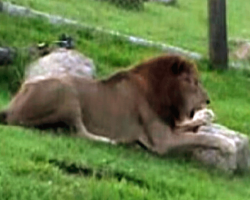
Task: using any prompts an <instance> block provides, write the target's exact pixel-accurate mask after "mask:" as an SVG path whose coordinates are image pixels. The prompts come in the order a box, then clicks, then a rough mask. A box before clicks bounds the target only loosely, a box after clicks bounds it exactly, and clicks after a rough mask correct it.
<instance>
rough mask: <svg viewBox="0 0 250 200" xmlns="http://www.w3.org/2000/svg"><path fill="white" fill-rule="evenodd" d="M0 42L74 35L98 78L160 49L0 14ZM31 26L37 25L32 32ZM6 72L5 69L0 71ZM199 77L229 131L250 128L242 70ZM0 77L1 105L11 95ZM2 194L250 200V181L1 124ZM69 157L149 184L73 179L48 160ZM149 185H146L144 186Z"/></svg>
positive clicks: (246, 80) (17, 196)
mask: <svg viewBox="0 0 250 200" xmlns="http://www.w3.org/2000/svg"><path fill="white" fill-rule="evenodd" d="M0 21H1V22H4V23H2V24H1V29H0V44H1V45H3V44H6V45H7V44H9V45H15V46H19V45H21V46H25V45H27V44H30V43H32V42H36V41H39V40H53V39H55V38H56V37H57V35H59V34H60V33H62V32H68V33H70V34H72V35H73V36H74V37H75V38H76V39H77V44H78V48H79V49H80V50H81V51H82V52H84V53H85V54H87V55H89V56H90V57H92V58H94V59H95V61H96V64H97V66H98V70H99V76H104V75H107V74H110V73H111V71H113V70H114V69H118V68H117V66H127V65H130V64H133V63H136V62H138V61H139V60H141V59H144V58H146V57H148V56H153V55H156V54H158V53H159V52H157V51H155V50H153V49H143V48H140V47H136V46H130V45H128V44H126V43H123V42H122V41H118V40H114V39H112V38H108V37H104V36H99V35H95V37H93V34H90V33H85V32H82V31H81V30H77V29H74V28H71V27H52V26H50V25H49V24H47V23H45V22H41V21H38V20H24V19H19V18H9V17H6V16H4V15H1V14H0ZM31 27H32V29H31ZM1 73H2V74H0V75H1V77H3V71H1ZM202 80H203V82H204V85H205V86H206V88H207V89H208V91H209V94H210V95H211V98H212V102H213V103H212V105H211V106H212V107H213V109H214V110H215V112H216V114H217V115H218V120H219V122H220V123H223V124H225V125H227V126H229V127H231V128H234V129H236V130H240V131H242V132H245V133H247V134H249V133H250V129H249V127H250V126H249V125H250V124H249V121H250V110H249V109H246V108H249V104H250V103H249V102H250V94H249V91H248V89H247V85H249V78H247V76H246V74H242V73H241V72H233V71H229V72H225V73H218V72H207V71H205V70H203V71H202ZM4 81H11V80H3V78H1V82H2V84H1V92H0V107H3V106H5V105H7V103H8V101H9V94H8V91H7V90H6V83H4ZM0 133H1V136H0V137H1V139H0V145H1V148H0V155H1V159H0V199H3V200H5V199H20V200H28V199H32V200H35V199H53V200H54V199H60V200H62V199H86V200H87V199H88V200H89V199H91V200H92V199H93V200H94V199H96V200H99V199H115V200H117V199H138V200H140V199H148V200H151V199H174V200H194V199H197V200H208V199H213V200H216V199H218V200H221V199H227V200H237V199H239V200H245V199H246V200H247V199H249V197H250V192H249V187H250V179H249V177H248V176H247V175H246V176H244V177H238V176H235V177H228V176H224V175H222V174H220V175H219V174H218V173H216V172H214V171H210V170H206V169H204V168H202V167H201V166H199V165H198V164H197V163H193V162H191V163H190V162H184V161H182V160H176V159H174V160H171V159H163V158H157V157H155V156H152V155H150V154H147V153H146V152H144V151H139V150H135V149H133V148H126V147H122V146H119V147H113V146H109V145H105V144H99V143H94V142H90V141H86V140H82V139H73V138H67V137H64V136H60V137H55V136H52V135H48V134H40V133H39V132H38V131H32V130H27V129H23V128H10V127H5V126H0ZM49 159H58V160H66V161H71V162H76V163H80V164H82V165H88V166H90V167H93V168H96V167H102V168H105V169H107V170H108V171H110V172H111V173H112V172H113V171H119V172H122V173H124V174H127V175H130V176H132V177H135V178H137V179H140V180H141V181H142V182H144V186H140V185H138V184H135V183H131V182H129V181H126V180H125V179H124V180H122V181H120V182H119V181H118V180H117V179H116V178H112V177H106V178H103V179H101V180H97V179H95V178H83V177H77V176H69V175H67V174H65V173H63V172H62V171H61V170H59V169H58V168H57V167H55V166H53V165H51V164H49V162H48V160H49ZM145 185H146V186H145Z"/></svg>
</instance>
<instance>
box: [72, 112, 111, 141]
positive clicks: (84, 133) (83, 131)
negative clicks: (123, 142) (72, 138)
mask: <svg viewBox="0 0 250 200" xmlns="http://www.w3.org/2000/svg"><path fill="white" fill-rule="evenodd" d="M75 128H76V136H77V137H83V138H87V139H90V140H93V141H100V142H104V143H110V144H116V142H115V141H114V140H111V139H109V138H107V137H103V136H98V135H95V134H93V133H90V132H89V131H88V130H87V128H86V127H85V125H84V123H83V122H82V119H81V117H80V116H79V117H76V119H75Z"/></svg>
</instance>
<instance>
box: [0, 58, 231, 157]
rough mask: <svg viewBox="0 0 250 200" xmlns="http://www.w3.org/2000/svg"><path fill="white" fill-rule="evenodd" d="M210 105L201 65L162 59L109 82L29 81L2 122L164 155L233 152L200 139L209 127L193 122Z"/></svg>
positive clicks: (74, 79) (63, 77) (200, 121)
mask: <svg viewBox="0 0 250 200" xmlns="http://www.w3.org/2000/svg"><path fill="white" fill-rule="evenodd" d="M209 103H210V99H209V97H208V94H207V92H206V91H205V89H204V88H203V87H202V85H201V82H200V81H199V75H198V69H197V67H196V65H195V64H194V63H193V62H191V61H188V60H187V59H184V58H183V57H181V56H177V55H161V56H158V57H155V58H151V59H148V60H146V61H144V62H141V63H139V64H137V65H136V66H135V67H132V68H129V69H128V70H123V71H119V72H117V73H115V74H113V75H111V76H110V77H108V78H106V79H89V78H84V77H79V76H73V75H67V74H60V75H58V76H55V77H51V76H50V77H49V78H47V79H42V80H40V79H37V80H36V81H31V82H29V81H28V82H27V81H26V82H24V83H23V85H22V87H21V88H20V90H19V91H18V93H17V94H16V95H15V97H14V98H13V99H12V101H11V102H10V106H9V108H8V109H6V110H4V111H2V112H1V114H0V120H1V122H2V123H6V124H7V125H13V126H24V127H38V128H41V127H43V126H46V125H50V126H52V127H53V126H55V125H56V124H58V123H63V124H65V125H67V126H69V127H71V128H72V129H74V130H75V131H72V133H71V135H72V136H76V137H82V138H87V139H90V140H94V141H102V142H106V143H111V144H121V143H123V144H135V143H136V144H140V145H141V146H143V147H145V148H146V149H148V150H149V151H151V152H154V153H157V154H159V155H163V154H166V153H168V152H170V151H172V150H175V149H184V148H187V147H200V146H201V147H209V148H211V147H212V148H217V149H220V150H222V151H228V147H227V144H226V143H223V140H220V138H217V137H213V136H211V137H210V136H207V135H200V134H196V131H197V129H198V128H199V127H200V126H202V125H204V124H205V123H206V122H205V120H203V119H202V118H198V119H196V120H192V118H193V116H194V115H195V113H196V112H197V111H199V110H201V109H204V108H206V107H207V105H208V104H209Z"/></svg>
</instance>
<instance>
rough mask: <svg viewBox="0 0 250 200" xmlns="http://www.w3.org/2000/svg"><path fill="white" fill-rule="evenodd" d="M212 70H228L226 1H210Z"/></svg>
mask: <svg viewBox="0 0 250 200" xmlns="http://www.w3.org/2000/svg"><path fill="white" fill-rule="evenodd" d="M208 10H209V11H208V15H209V59H210V62H211V68H213V69H227V68H228V47H227V22H226V0H208Z"/></svg>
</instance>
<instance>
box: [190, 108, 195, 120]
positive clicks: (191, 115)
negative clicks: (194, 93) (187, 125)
mask: <svg viewBox="0 0 250 200" xmlns="http://www.w3.org/2000/svg"><path fill="white" fill-rule="evenodd" d="M194 114H195V109H193V110H192V111H191V112H190V115H189V117H190V119H193V117H194Z"/></svg>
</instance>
